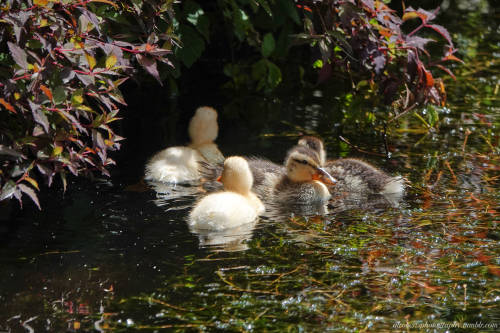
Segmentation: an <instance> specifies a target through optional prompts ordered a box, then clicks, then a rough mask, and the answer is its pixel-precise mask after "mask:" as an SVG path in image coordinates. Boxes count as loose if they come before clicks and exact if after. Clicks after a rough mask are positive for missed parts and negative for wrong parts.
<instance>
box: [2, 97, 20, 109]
mask: <svg viewBox="0 0 500 333" xmlns="http://www.w3.org/2000/svg"><path fill="white" fill-rule="evenodd" d="M0 104H2V105H3V106H4V107H5V108H6V109H7V110H9V111H10V112H12V113H17V112H16V109H14V107H13V106H12V105H11V104H10V103H9V102H7V101H6V100H5V99H3V98H0Z"/></svg>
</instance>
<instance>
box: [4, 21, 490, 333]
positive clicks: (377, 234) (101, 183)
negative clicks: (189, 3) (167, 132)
mask: <svg viewBox="0 0 500 333" xmlns="http://www.w3.org/2000/svg"><path fill="white" fill-rule="evenodd" d="M495 29H497V32H498V28H497V27H495ZM493 45H496V51H495V52H496V53H495V52H491V53H487V54H485V55H483V56H478V57H476V58H475V63H474V67H472V66H470V67H467V68H466V69H464V70H462V75H461V76H459V77H458V79H457V81H456V82H454V83H453V82H451V81H450V82H449V83H448V94H449V96H448V98H449V103H448V104H449V105H448V108H443V109H439V118H440V121H439V126H438V127H436V128H431V129H428V128H426V127H425V126H423V125H422V120H421V119H419V118H418V117H415V116H407V117H405V118H403V119H402V120H401V122H400V125H399V126H397V127H395V128H393V129H392V130H391V131H390V133H389V134H390V135H389V141H388V143H389V145H388V146H389V149H390V151H391V157H390V158H387V157H386V156H385V154H384V142H383V140H382V138H381V137H380V135H376V134H373V133H371V132H370V133H368V134H367V135H365V136H360V135H359V133H356V128H353V129H344V132H343V133H342V134H343V136H344V137H346V138H348V139H349V141H350V142H352V144H351V145H348V144H346V143H345V142H342V141H340V140H339V139H338V135H334V133H336V134H338V133H337V132H335V131H333V132H332V130H331V126H328V125H326V124H331V123H332V118H335V113H334V112H333V111H332V112H329V111H328V110H329V109H335V110H336V111H338V107H336V108H334V107H333V106H332V104H330V105H328V103H325V102H324V101H325V99H326V98H325V92H322V91H319V90H314V91H310V92H305V93H303V95H306V96H308V97H307V98H294V99H293V100H292V99H289V100H287V99H284V98H282V99H281V102H280V104H279V105H278V106H276V107H280V108H283V109H284V110H286V111H284V113H286V116H283V117H284V118H286V119H287V122H285V123H283V122H279V121H275V122H273V123H271V125H269V129H270V130H268V131H264V132H266V133H273V135H261V136H259V137H253V136H252V137H249V138H246V137H238V138H239V139H238V140H235V137H231V135H229V133H230V132H226V134H225V136H224V137H223V138H221V140H220V141H218V143H219V148H220V149H221V150H222V151H223V152H224V153H225V154H226V155H231V154H244V155H247V154H259V155H262V156H265V157H268V158H270V159H272V160H274V161H276V162H281V161H282V159H283V157H284V155H285V153H286V150H287V149H288V148H289V147H291V146H292V145H294V144H295V143H296V141H297V138H298V135H299V133H315V134H318V135H320V136H322V137H323V138H324V139H325V141H326V143H327V149H328V154H329V156H330V157H332V158H335V157H338V156H356V157H361V158H363V159H365V160H367V161H370V162H371V163H373V164H374V165H377V166H379V167H380V168H382V169H384V170H386V171H388V172H390V173H391V174H399V175H402V176H404V177H405V178H407V179H408V181H409V186H408V188H407V192H406V194H405V197H404V198H403V199H402V200H400V201H399V202H391V201H390V200H387V198H385V197H379V196H372V197H363V198H345V197H343V198H340V199H337V200H335V201H333V202H331V203H330V204H329V206H328V210H327V211H324V212H307V214H301V212H296V211H294V210H293V209H292V208H283V207H270V208H269V209H268V211H267V212H266V214H265V215H264V216H263V217H261V218H260V220H259V221H258V222H257V223H256V224H255V225H250V226H247V227H246V228H242V229H240V230H236V231H234V230H233V231H232V232H230V233H229V232H228V233H219V234H196V233H192V232H190V230H189V229H188V227H187V225H186V222H185V221H186V217H187V214H188V212H189V210H190V208H191V207H192V205H193V203H194V202H195V200H196V199H197V198H198V196H199V189H198V187H196V186H193V187H184V186H177V187H175V188H172V187H167V188H165V187H162V188H160V189H158V188H156V190H159V191H160V192H161V193H157V192H156V191H155V190H154V189H155V187H154V186H153V187H152V186H148V185H146V184H143V183H141V182H140V181H139V178H138V176H137V175H138V173H140V170H139V171H138V168H140V165H141V164H142V162H143V161H144V160H145V159H146V158H147V156H138V157H137V161H134V162H131V163H130V164H129V165H125V166H119V167H118V168H117V169H116V170H115V173H114V176H113V177H112V178H111V179H102V180H99V179H97V180H96V181H95V182H92V183H89V182H87V181H74V182H73V183H72V184H71V186H70V189H69V190H68V192H67V193H65V194H63V193H62V191H61V190H57V189H51V190H49V191H47V192H46V193H45V194H44V195H43V196H42V205H43V210H42V211H41V212H39V211H38V210H36V209H35V208H34V207H32V206H31V205H30V204H29V203H26V207H25V209H24V210H23V211H17V210H16V211H15V212H8V211H7V209H8V208H6V207H4V208H2V209H3V210H4V211H5V212H4V214H3V215H2V216H1V217H0V219H1V220H0V222H1V223H0V225H1V226H2V229H1V230H0V231H1V235H2V242H1V243H0V265H1V267H2V269H1V273H0V332H1V331H9V332H10V331H12V332H27V331H29V332H32V331H35V332H64V331H70V332H83V331H85V332H87V331H96V332H110V331H127V332H133V331H141V332H142V331H146V332H155V331H163V330H165V331H169V330H174V329H178V330H181V331H183V330H188V331H189V330H193V331H198V330H207V331H213V330H230V331H233V330H234V331H254V332H259V331H262V330H270V331H287V330H288V331H306V332H309V331H325V330H332V331H353V332H354V331H356V332H357V331H363V330H372V331H388V330H394V331H409V330H418V331H437V332H443V331H447V330H448V331H464V332H470V331H498V330H499V329H500V306H499V304H500V228H499V223H500V220H499V215H498V214H499V211H498V209H499V202H500V182H499V180H500V173H499V170H500V157H499V154H498V151H499V150H498V140H499V136H498V135H499V132H498V127H499V122H500V116H499V111H500V103H499V80H498V73H499V71H498V70H499V68H500V63H499V59H500V54H499V53H498V52H499V51H498V49H499V44H498V41H497V42H496V44H495V43H493ZM265 103H271V104H272V102H270V101H269V100H266V99H256V100H254V101H252V102H250V103H249V108H250V111H249V113H251V112H252V111H251V107H255V108H256V109H255V110H254V111H255V112H256V113H257V112H259V110H258V109H257V108H258V107H259V106H260V105H262V104H265ZM331 103H335V99H332V101H331ZM296 110H297V111H300V112H295V111H296ZM304 110H305V111H304ZM427 112H430V111H427ZM282 114H283V113H282ZM420 114H421V115H422V119H424V120H425V119H426V118H425V117H426V111H425V110H424V111H420ZM237 131H238V129H237V128H236V129H234V130H233V132H236V133H237ZM236 141H237V142H236ZM354 145H355V146H356V147H358V148H356V147H354ZM361 150H363V151H365V152H362V151H361ZM366 151H367V152H368V153H366ZM144 155H145V154H144ZM139 162H140V163H139ZM8 216H10V217H12V216H14V218H13V219H10V220H8Z"/></svg>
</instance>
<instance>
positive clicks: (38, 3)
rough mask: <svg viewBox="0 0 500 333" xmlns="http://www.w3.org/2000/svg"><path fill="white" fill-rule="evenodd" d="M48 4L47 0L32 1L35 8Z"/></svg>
mask: <svg viewBox="0 0 500 333" xmlns="http://www.w3.org/2000/svg"><path fill="white" fill-rule="evenodd" d="M48 3H49V0H33V4H34V5H36V6H42V7H44V6H46V5H47V4H48Z"/></svg>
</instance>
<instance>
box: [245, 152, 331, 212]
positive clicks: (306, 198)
mask: <svg viewBox="0 0 500 333" xmlns="http://www.w3.org/2000/svg"><path fill="white" fill-rule="evenodd" d="M284 169H285V171H284V172H283V171H282V169H271V170H272V171H273V172H268V173H264V178H263V181H262V183H261V184H258V185H257V186H255V191H256V193H257V194H258V195H259V194H260V196H261V197H264V198H270V199H272V200H274V201H277V202H281V203H287V204H299V205H303V204H324V203H326V202H327V201H328V199H330V192H329V191H328V188H327V186H326V185H325V183H326V184H328V185H333V184H335V183H336V180H335V179H334V178H333V177H332V176H331V175H330V174H329V173H328V172H327V171H325V170H324V169H323V168H321V165H320V159H319V157H318V154H316V152H315V151H313V150H312V149H310V148H308V147H305V146H302V145H297V146H295V147H293V148H292V149H290V150H289V151H288V154H287V157H286V159H285V168H284ZM280 171H281V172H280Z"/></svg>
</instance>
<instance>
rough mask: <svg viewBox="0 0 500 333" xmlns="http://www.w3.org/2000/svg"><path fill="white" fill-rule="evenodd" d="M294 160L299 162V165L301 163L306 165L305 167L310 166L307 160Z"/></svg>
mask: <svg viewBox="0 0 500 333" xmlns="http://www.w3.org/2000/svg"><path fill="white" fill-rule="evenodd" d="M293 160H294V161H295V162H297V163H300V164H304V165H307V164H309V163H308V162H307V161H306V160H299V159H296V158H294V159H293Z"/></svg>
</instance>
